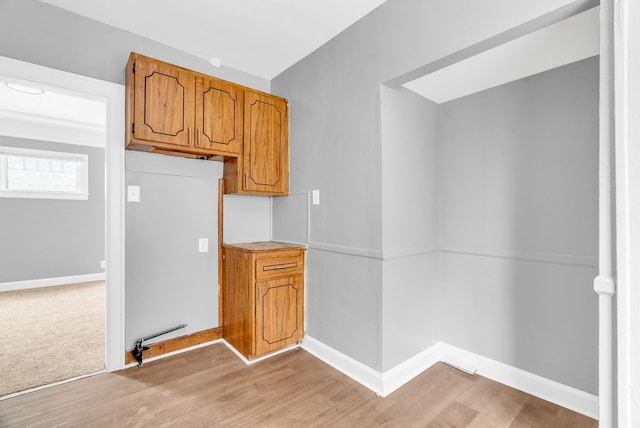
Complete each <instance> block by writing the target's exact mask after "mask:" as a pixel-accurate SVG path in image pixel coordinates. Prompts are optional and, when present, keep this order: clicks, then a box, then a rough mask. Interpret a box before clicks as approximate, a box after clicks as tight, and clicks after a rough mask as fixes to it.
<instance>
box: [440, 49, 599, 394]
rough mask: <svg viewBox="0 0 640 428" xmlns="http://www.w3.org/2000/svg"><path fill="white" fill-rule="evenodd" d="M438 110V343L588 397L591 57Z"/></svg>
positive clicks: (593, 239)
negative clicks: (440, 308) (440, 302)
mask: <svg viewBox="0 0 640 428" xmlns="http://www.w3.org/2000/svg"><path fill="white" fill-rule="evenodd" d="M439 109H440V112H439V113H440V116H439V117H440V126H441V127H440V135H439V146H438V155H439V156H438V182H439V189H440V191H439V200H438V207H439V212H440V217H439V231H440V247H441V249H442V250H443V253H442V254H441V259H440V263H441V266H440V267H441V275H442V277H441V287H442V290H443V293H444V305H443V306H444V307H445V308H447V309H446V311H444V314H443V315H444V317H443V320H442V321H443V340H444V341H445V342H447V343H450V344H452V345H456V346H459V347H461V348H464V349H468V350H470V351H473V352H477V353H479V354H481V355H485V356H488V357H490V358H494V359H496V360H498V361H501V362H504V363H506V364H509V365H512V366H515V367H519V368H521V369H523V370H526V371H529V372H532V373H536V374H538V375H541V376H543V377H546V378H549V379H553V380H556V381H559V382H561V383H564V384H567V385H571V386H574V387H576V388H578V389H581V390H584V391H588V392H590V393H593V394H597V390H598V388H597V380H598V376H597V373H598V300H597V295H596V294H595V293H594V292H593V279H594V278H595V276H596V275H597V254H598V58H597V57H596V58H590V59H587V60H583V61H580V62H577V63H575V64H571V65H568V66H565V67H561V68H557V69H555V70H551V71H548V72H545V73H541V74H539V75H536V76H533V77H530V78H526V79H522V80H519V81H517V82H514V83H511V84H507V85H503V86H500V87H498V88H494V89H490V90H487V91H484V92H481V93H478V94H475V95H471V96H468V97H464V98H461V99H459V100H456V101H451V102H449V103H445V104H442V105H441V106H439ZM513 258H516V259H517V260H514V259H513Z"/></svg>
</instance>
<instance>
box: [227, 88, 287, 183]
mask: <svg viewBox="0 0 640 428" xmlns="http://www.w3.org/2000/svg"><path fill="white" fill-rule="evenodd" d="M224 178H225V193H246V194H257V195H260V194H268V195H286V194H287V193H288V192H289V110H288V104H287V101H286V100H284V99H282V98H279V97H275V96H273V95H268V94H264V93H260V92H256V91H245V93H244V148H243V156H242V157H241V158H238V159H231V160H229V161H228V162H225V165H224Z"/></svg>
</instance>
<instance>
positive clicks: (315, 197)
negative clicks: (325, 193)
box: [311, 189, 320, 205]
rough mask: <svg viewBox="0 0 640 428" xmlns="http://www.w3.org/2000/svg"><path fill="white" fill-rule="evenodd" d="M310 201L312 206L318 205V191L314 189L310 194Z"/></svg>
mask: <svg viewBox="0 0 640 428" xmlns="http://www.w3.org/2000/svg"><path fill="white" fill-rule="evenodd" d="M311 201H312V203H313V205H320V189H315V190H313V191H312V192H311Z"/></svg>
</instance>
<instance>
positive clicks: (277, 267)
mask: <svg viewBox="0 0 640 428" xmlns="http://www.w3.org/2000/svg"><path fill="white" fill-rule="evenodd" d="M296 266H298V263H296V262H293V263H283V264H281V265H266V266H264V267H263V268H262V270H263V271H269V270H280V269H291V268H294V267H296Z"/></svg>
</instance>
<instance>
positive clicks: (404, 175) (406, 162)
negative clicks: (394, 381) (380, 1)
mask: <svg viewBox="0 0 640 428" xmlns="http://www.w3.org/2000/svg"><path fill="white" fill-rule="evenodd" d="M381 91H382V92H381V133H382V152H381V153H382V202H383V204H382V240H383V252H384V259H385V261H384V263H383V294H382V370H383V371H384V370H388V369H390V368H392V367H394V366H396V365H397V364H400V363H402V362H403V361H405V360H407V359H408V358H410V357H412V356H414V355H415V354H417V353H419V352H420V351H422V350H424V349H426V348H428V347H429V346H431V345H433V344H434V343H436V342H438V341H439V340H440V339H441V331H440V329H441V318H442V314H441V306H442V305H441V299H440V293H441V292H440V287H439V283H438V254H437V250H438V181H437V163H438V162H437V161H438V159H437V143H438V140H437V137H438V125H439V123H438V121H437V105H436V104H434V103H432V102H431V101H428V100H426V99H425V98H422V97H420V96H418V95H416V94H414V93H413V92H410V91H408V90H406V89H404V88H401V89H397V90H393V89H389V88H387V87H386V86H382V87H381ZM407 154H409V156H407Z"/></svg>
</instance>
